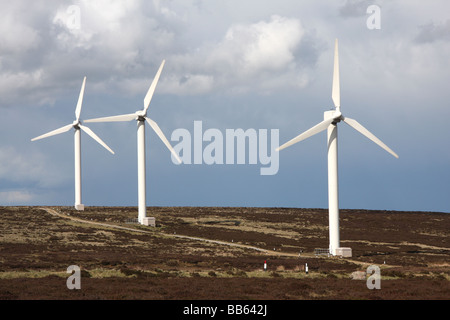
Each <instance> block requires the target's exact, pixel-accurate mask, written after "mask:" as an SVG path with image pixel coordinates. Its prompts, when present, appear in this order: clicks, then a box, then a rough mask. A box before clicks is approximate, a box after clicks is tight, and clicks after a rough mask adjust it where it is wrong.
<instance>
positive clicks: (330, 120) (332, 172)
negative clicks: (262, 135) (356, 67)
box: [277, 39, 398, 255]
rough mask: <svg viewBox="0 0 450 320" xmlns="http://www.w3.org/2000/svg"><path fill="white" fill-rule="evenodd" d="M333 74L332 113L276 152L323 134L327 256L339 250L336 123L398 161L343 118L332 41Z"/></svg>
mask: <svg viewBox="0 0 450 320" xmlns="http://www.w3.org/2000/svg"><path fill="white" fill-rule="evenodd" d="M334 50H335V51H334V71H333V85H332V92H331V97H332V100H333V103H334V106H335V110H331V111H326V112H325V113H324V120H323V121H322V122H320V123H319V124H317V125H315V126H314V127H312V128H311V129H309V130H307V131H305V132H303V133H302V134H300V135H298V136H297V137H295V138H293V139H292V140H290V141H288V142H286V143H285V144H283V145H282V146H280V147H279V148H277V151H279V150H282V149H285V148H287V147H289V146H291V145H293V144H295V143H297V142H300V141H302V140H305V139H307V138H309V137H311V136H313V135H315V134H317V133H319V132H322V131H324V130H327V133H328V134H327V142H328V219H329V237H330V246H329V253H330V254H332V255H336V251H337V249H338V248H340V237H339V191H338V142H337V139H338V132H337V124H338V123H339V122H340V121H343V122H345V123H346V124H348V125H349V126H350V127H352V128H353V129H355V130H356V131H358V132H360V133H361V134H362V135H364V136H366V137H367V138H369V139H370V140H372V141H373V142H375V143H376V144H378V145H379V146H380V147H381V148H383V149H384V150H386V151H387V152H389V153H390V154H392V155H393V156H394V157H396V158H398V155H397V154H396V153H395V152H394V151H392V150H391V149H390V148H389V147H388V146H386V145H385V144H384V143H383V142H381V141H380V140H379V139H378V138H377V137H375V136H374V135H373V134H372V133H370V132H369V130H367V129H366V128H364V127H363V126H362V125H361V124H359V122H357V121H356V120H354V119H350V118H347V117H344V116H343V115H342V113H341V98H340V85H339V54H338V40H337V39H336V41H335V49H334Z"/></svg>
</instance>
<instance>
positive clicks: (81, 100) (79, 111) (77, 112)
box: [75, 77, 86, 121]
mask: <svg viewBox="0 0 450 320" xmlns="http://www.w3.org/2000/svg"><path fill="white" fill-rule="evenodd" d="M85 85H86V77H84V79H83V84H82V85H81V91H80V96H79V97H78V103H77V108H76V109H75V117H76V118H77V121H78V120H80V114H81V105H82V104H83V97H84V87H85Z"/></svg>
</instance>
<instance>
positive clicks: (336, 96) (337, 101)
mask: <svg viewBox="0 0 450 320" xmlns="http://www.w3.org/2000/svg"><path fill="white" fill-rule="evenodd" d="M331 98H332V99H333V102H334V106H335V107H336V108H340V107H341V89H340V84H339V53H338V40H337V39H336V42H335V44H334V71H333V88H332V92H331Z"/></svg>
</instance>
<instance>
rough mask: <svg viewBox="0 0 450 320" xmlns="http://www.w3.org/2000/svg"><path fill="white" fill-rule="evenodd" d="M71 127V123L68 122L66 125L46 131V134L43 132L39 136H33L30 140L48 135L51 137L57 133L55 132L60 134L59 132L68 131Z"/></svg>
mask: <svg viewBox="0 0 450 320" xmlns="http://www.w3.org/2000/svg"><path fill="white" fill-rule="evenodd" d="M72 128H73V124H68V125H67V126H64V127H61V128H59V129H56V130H53V131H50V132H48V133H46V134H43V135H41V136H39V137H36V138H33V139H31V141H36V140H40V139H44V138H48V137H51V136H54V135H57V134H60V133H64V132H67V131H69V130H70V129H72Z"/></svg>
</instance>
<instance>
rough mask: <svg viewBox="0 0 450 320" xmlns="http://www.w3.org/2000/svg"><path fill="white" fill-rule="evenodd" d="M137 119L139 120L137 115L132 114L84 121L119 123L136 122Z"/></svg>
mask: <svg viewBox="0 0 450 320" xmlns="http://www.w3.org/2000/svg"><path fill="white" fill-rule="evenodd" d="M136 118H137V115H136V114H135V113H130V114H123V115H120V116H112V117H103V118H95V119H88V120H84V122H119V121H131V120H135V119H136Z"/></svg>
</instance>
